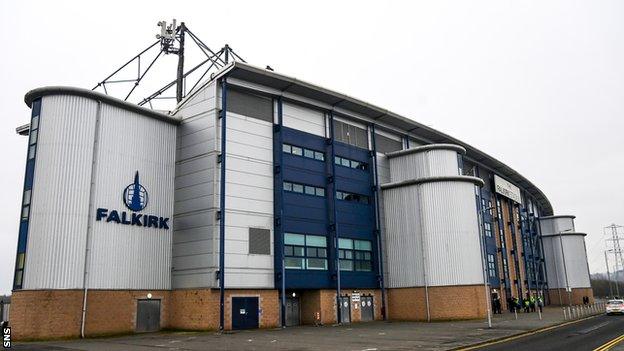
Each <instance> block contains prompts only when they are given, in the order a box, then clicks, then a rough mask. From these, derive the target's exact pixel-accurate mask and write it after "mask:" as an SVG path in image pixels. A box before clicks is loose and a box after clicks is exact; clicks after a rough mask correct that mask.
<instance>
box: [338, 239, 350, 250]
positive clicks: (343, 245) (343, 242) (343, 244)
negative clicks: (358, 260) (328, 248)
mask: <svg viewBox="0 0 624 351" xmlns="http://www.w3.org/2000/svg"><path fill="white" fill-rule="evenodd" d="M338 248H340V249H353V240H352V239H343V238H338Z"/></svg>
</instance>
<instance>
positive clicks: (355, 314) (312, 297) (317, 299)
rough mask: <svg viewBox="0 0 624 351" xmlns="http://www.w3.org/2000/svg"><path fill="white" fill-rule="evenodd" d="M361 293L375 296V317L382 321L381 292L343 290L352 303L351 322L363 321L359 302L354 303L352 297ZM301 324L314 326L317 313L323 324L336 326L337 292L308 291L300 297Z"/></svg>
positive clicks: (361, 294) (343, 293) (342, 292)
mask: <svg viewBox="0 0 624 351" xmlns="http://www.w3.org/2000/svg"><path fill="white" fill-rule="evenodd" d="M354 293H359V294H360V296H370V295H372V296H373V304H374V306H373V308H374V310H373V317H374V319H375V320H382V319H383V316H382V314H381V305H382V304H381V290H379V289H376V290H373V289H365V290H342V291H341V295H342V296H349V301H350V303H351V322H352V323H356V322H360V321H361V320H362V314H361V306H360V304H359V302H357V301H355V302H354V301H353V300H352V299H351V296H352V295H353V294H354ZM300 304H301V305H300V306H301V314H300V316H301V324H314V323H315V315H316V313H319V314H320V317H321V321H320V322H321V324H325V325H329V324H335V323H336V318H337V313H336V290H306V291H303V292H302V293H301V295H300Z"/></svg>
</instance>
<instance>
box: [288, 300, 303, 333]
mask: <svg viewBox="0 0 624 351" xmlns="http://www.w3.org/2000/svg"><path fill="white" fill-rule="evenodd" d="M299 324H300V319H299V297H291V296H289V297H287V298H286V326H287V327H292V326H293V325H299Z"/></svg>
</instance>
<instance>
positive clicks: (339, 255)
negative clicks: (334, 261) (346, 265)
mask: <svg viewBox="0 0 624 351" xmlns="http://www.w3.org/2000/svg"><path fill="white" fill-rule="evenodd" d="M344 257H345V250H338V258H344Z"/></svg>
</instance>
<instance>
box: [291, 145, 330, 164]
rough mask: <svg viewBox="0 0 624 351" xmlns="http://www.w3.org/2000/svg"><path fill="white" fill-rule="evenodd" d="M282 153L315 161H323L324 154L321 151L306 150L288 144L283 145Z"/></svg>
mask: <svg viewBox="0 0 624 351" xmlns="http://www.w3.org/2000/svg"><path fill="white" fill-rule="evenodd" d="M282 151H284V152H285V153H287V154H291V155H295V156H303V157H305V158H309V159H312V160H317V161H325V153H323V152H321V151H316V150H312V149H306V148H303V147H299V146H294V145H290V144H283V145H282Z"/></svg>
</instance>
